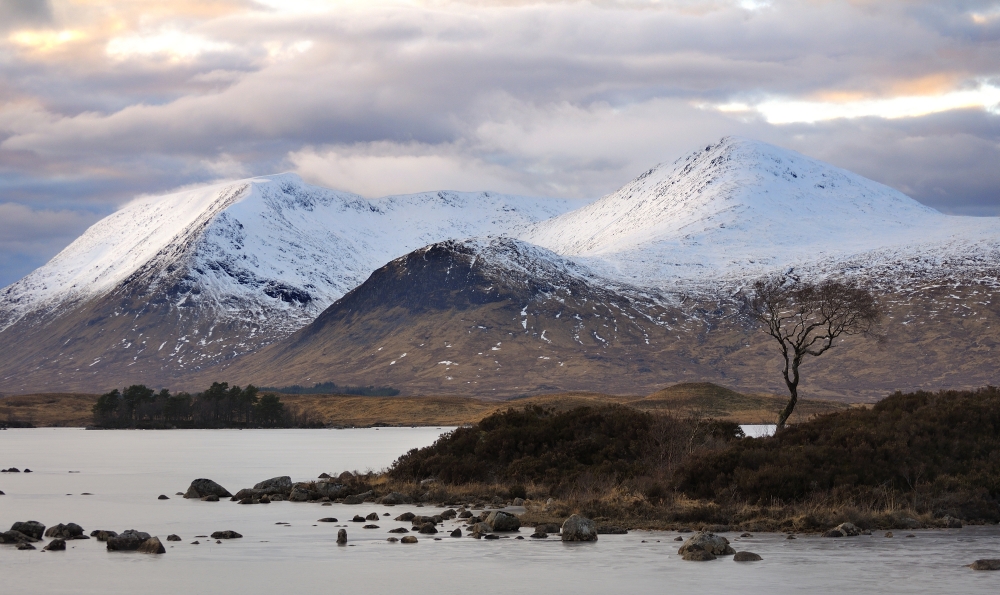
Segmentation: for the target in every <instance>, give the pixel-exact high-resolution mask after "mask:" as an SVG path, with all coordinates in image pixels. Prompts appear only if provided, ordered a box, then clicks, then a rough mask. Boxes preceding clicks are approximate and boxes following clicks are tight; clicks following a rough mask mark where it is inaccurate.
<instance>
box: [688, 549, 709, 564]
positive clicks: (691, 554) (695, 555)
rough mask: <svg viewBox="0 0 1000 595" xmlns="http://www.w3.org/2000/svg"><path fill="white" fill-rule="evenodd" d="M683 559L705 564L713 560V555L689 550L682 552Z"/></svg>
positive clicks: (702, 551) (703, 551)
mask: <svg viewBox="0 0 1000 595" xmlns="http://www.w3.org/2000/svg"><path fill="white" fill-rule="evenodd" d="M683 559H684V560H687V561H689V562H707V561H709V560H715V555H714V554H713V553H712V552H706V551H705V550H691V551H688V552H684V556H683Z"/></svg>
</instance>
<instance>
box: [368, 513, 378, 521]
mask: <svg viewBox="0 0 1000 595" xmlns="http://www.w3.org/2000/svg"><path fill="white" fill-rule="evenodd" d="M365 520H366V521H377V520H378V513H377V512H370V513H368V516H366V517H365Z"/></svg>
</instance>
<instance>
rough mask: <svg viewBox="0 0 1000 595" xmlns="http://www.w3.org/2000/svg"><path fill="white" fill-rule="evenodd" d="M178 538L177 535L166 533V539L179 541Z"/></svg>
mask: <svg viewBox="0 0 1000 595" xmlns="http://www.w3.org/2000/svg"><path fill="white" fill-rule="evenodd" d="M180 540H181V538H180V536H179V535H174V534H170V535H167V541H180Z"/></svg>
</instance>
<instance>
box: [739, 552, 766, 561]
mask: <svg viewBox="0 0 1000 595" xmlns="http://www.w3.org/2000/svg"><path fill="white" fill-rule="evenodd" d="M761 560H763V558H761V557H760V556H758V555H757V554H755V553H753V552H736V555H735V556H733V561H734V562H760V561H761Z"/></svg>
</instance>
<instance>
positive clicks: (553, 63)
mask: <svg viewBox="0 0 1000 595" xmlns="http://www.w3.org/2000/svg"><path fill="white" fill-rule="evenodd" d="M731 134H735V135H740V136H745V137H749V138H756V139H759V140H763V141H766V142H770V143H774V144H777V145H780V146H783V147H787V148H790V149H794V150H797V151H800V152H802V153H804V154H806V155H809V156H811V157H815V158H818V159H822V160H824V161H828V162H830V163H833V164H834V165H837V166H840V167H843V168H846V169H849V170H852V171H854V172H857V173H859V174H861V175H863V176H866V177H868V178H871V179H873V180H876V181H879V182H882V183H884V184H888V185H889V186H892V187H894V188H896V189H898V190H900V191H902V192H904V193H906V194H908V195H909V196H911V197H913V198H915V199H916V200H919V201H920V202H922V203H924V204H927V205H929V206H932V207H934V208H936V209H939V210H941V211H943V212H945V213H949V214H956V215H975V216H996V215H1000V2H998V1H972V0H970V1H963V0H952V1H949V2H940V1H927V2H924V1H920V0H895V1H894V0H877V1H876V0H872V1H868V0H845V1H836V0H798V1H795V2H791V1H789V2H786V1H783V0H770V1H768V0H676V1H670V0H592V1H569V0H567V1H545V0H536V1H532V0H405V1H380V0H339V1H338V0H329V1H322V0H287V1H280V0H258V1H256V2H252V1H243V0H171V1H169V2H164V1H162V0H153V1H145V0H48V1H33V0H0V287H2V286H5V285H8V284H10V283H12V282H14V281H16V280H17V279H19V278H20V277H22V276H24V275H25V274H27V273H29V272H30V271H31V270H33V269H34V268H37V267H38V266H40V265H41V264H43V263H44V262H45V261H47V260H48V259H49V258H51V257H52V256H54V255H55V254H56V253H57V252H58V251H59V250H61V249H62V248H64V247H65V246H66V245H68V244H69V243H70V242H71V241H72V240H73V239H75V238H76V237H77V236H78V235H79V234H80V233H82V232H83V231H84V230H85V229H86V228H87V227H88V226H89V225H91V224H92V223H94V222H95V221H97V220H98V219H100V218H101V217H103V216H106V215H107V214H109V213H111V212H113V211H114V210H115V209H116V208H118V207H120V206H121V205H122V204H125V203H126V202H128V201H129V200H132V199H133V198H135V197H136V196H142V195H148V194H158V193H165V192H168V191H171V190H176V189H179V188H184V187H190V186H194V185H200V184H205V183H208V182H214V181H219V180H230V179H239V178H243V177H248V176H254V175H263V174H270V173H277V172H284V171H293V172H297V173H299V174H300V175H301V176H302V177H303V178H304V179H306V181H308V182H312V183H315V184H319V185H323V186H327V187H330V188H336V189H339V190H346V191H352V192H356V193H359V194H362V195H365V196H368V197H377V196H384V195H387V194H399V193H410V192H420V191H425V190H440V189H450V190H494V191H500V192H510V193H516V194H527V195H535V196H551V197H571V198H597V197H599V196H602V195H604V194H607V193H609V192H612V191H614V190H615V189H617V188H618V187H620V186H621V185H623V184H625V183H626V182H628V181H629V180H630V179H632V178H633V177H635V176H636V175H638V174H640V173H642V172H643V171H645V170H647V169H649V168H650V167H652V166H654V165H656V164H658V163H662V162H668V161H672V160H674V159H675V158H677V157H678V156H680V155H682V154H684V153H686V152H688V151H689V150H692V149H694V148H696V147H698V146H700V145H702V144H708V143H711V142H714V141H717V140H718V139H719V138H720V137H722V136H725V135H731Z"/></svg>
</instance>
